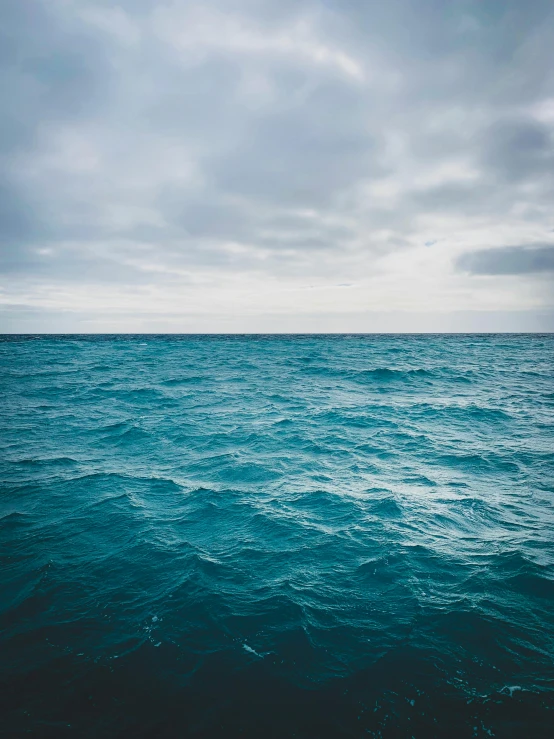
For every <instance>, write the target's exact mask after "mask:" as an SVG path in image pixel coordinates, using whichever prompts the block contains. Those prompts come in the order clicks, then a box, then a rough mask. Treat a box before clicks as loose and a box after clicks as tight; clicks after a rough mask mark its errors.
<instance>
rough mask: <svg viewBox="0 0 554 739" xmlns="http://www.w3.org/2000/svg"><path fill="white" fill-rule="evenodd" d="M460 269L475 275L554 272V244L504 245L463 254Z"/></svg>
mask: <svg viewBox="0 0 554 739" xmlns="http://www.w3.org/2000/svg"><path fill="white" fill-rule="evenodd" d="M457 267H458V269H460V270H463V271H466V272H469V273H471V274H473V275H527V274H540V273H542V272H554V244H541V245H538V246H504V247H500V248H497V249H483V250H481V251H475V252H471V253H469V254H463V255H462V256H461V257H459V258H458V260H457Z"/></svg>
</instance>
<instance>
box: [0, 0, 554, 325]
mask: <svg viewBox="0 0 554 739" xmlns="http://www.w3.org/2000/svg"><path fill="white" fill-rule="evenodd" d="M0 29H1V30H0V93H1V94H2V99H3V100H4V102H5V104H4V105H3V106H2V107H1V109H0V171H1V172H2V175H1V177H0V304H1V305H3V306H5V309H6V311H8V309H10V306H12V308H13V307H14V306H17V311H15V312H14V310H15V309H13V310H12V309H10V310H9V311H8V312H10V315H11V316H12V319H10V321H11V322H10V327H13V325H14V324H13V316H14V315H16V314H17V315H26V316H29V315H37V311H39V312H40V310H44V315H50V316H58V317H62V316H65V317H66V316H67V315H74V316H78V317H79V318H78V320H79V321H83V322H84V324H83V325H85V324H86V325H87V326H88V325H94V326H96V327H101V326H102V325H104V324H103V323H102V322H103V321H105V320H107V317H108V316H110V315H113V314H115V313H117V314H118V315H120V316H123V318H121V325H127V327H128V330H133V327H136V326H139V325H146V324H145V323H144V321H145V319H144V318H141V319H140V321H139V319H138V318H137V316H138V312H139V309H140V311H141V315H142V314H143V313H146V314H148V313H149V312H150V313H151V314H152V316H156V319H155V320H156V325H157V326H158V327H159V324H160V322H162V323H163V320H164V319H163V316H164V315H165V316H167V320H168V322H170V323H171V326H175V325H177V324H178V322H179V316H181V317H182V320H183V326H184V327H185V326H186V327H188V328H189V329H190V327H191V326H192V327H194V325H202V326H206V325H210V326H212V325H216V324H217V321H218V320H221V316H225V315H228V314H232V315H233V316H235V317H236V323H235V324H233V325H236V326H240V325H241V321H244V325H245V326H246V325H256V326H260V327H263V325H264V315H266V316H270V315H271V316H273V317H272V318H271V321H270V324H271V326H272V327H273V328H274V327H275V325H277V324H278V320H279V319H278V317H279V316H281V317H282V320H283V322H284V323H283V325H284V324H285V323H286V325H287V326H290V323H291V321H294V317H295V316H302V315H310V316H317V315H321V316H322V318H321V321H323V322H324V323H325V322H328V323H329V325H339V324H340V325H341V326H342V325H347V320H348V319H347V318H345V319H344V321H345V323H341V321H342V320H343V318H342V317H344V316H346V317H347V316H349V315H351V316H352V317H354V316H358V318H356V320H357V321H359V320H360V319H359V316H363V315H368V316H369V315H370V314H372V313H374V312H375V311H376V310H379V311H382V312H387V311H388V312H396V311H399V315H401V314H402V313H403V312H404V314H405V315H406V316H408V314H411V315H420V314H423V313H425V314H427V313H428V314H433V315H439V314H440V315H443V314H444V313H445V311H449V310H452V311H454V310H456V311H458V315H465V313H464V311H468V310H481V311H485V312H486V311H491V310H494V311H497V312H498V311H505V312H506V327H507V328H509V326H510V322H511V321H512V319H511V318H510V316H513V315H515V314H516V313H517V314H518V315H519V314H520V313H521V311H526V310H529V311H538V312H539V313H540V315H550V313H549V311H550V310H551V309H552V307H553V302H554V297H553V295H554V291H553V290H552V285H551V281H550V278H549V275H550V274H551V273H552V270H551V268H550V267H548V268H547V267H545V266H544V265H545V264H550V262H549V261H548V260H549V259H550V258H551V257H550V256H548V255H549V254H550V252H548V253H547V252H546V251H545V252H544V253H543V251H541V249H543V247H537V246H533V247H526V248H523V247H521V248H520V250H519V251H517V250H516V251H517V253H516V251H514V249H516V248H515V247H509V248H508V247H505V244H506V243H520V244H535V245H536V244H543V245H544V249H546V248H547V247H546V244H547V242H548V239H549V236H548V234H550V233H551V231H552V229H553V228H554V221H553V216H552V208H551V203H552V202H554V115H552V111H553V110H554V71H553V69H552V65H551V64H550V63H549V60H550V55H551V38H552V33H554V8H553V6H552V3H551V2H550V0H530V2H528V3H526V4H525V6H523V4H521V3H519V2H516V0H513V1H512V0H510V1H509V2H507V3H502V4H499V3H497V2H493V0H484V1H479V2H477V0H464V2H462V3H456V4H454V6H453V7H452V8H451V10H450V11H449V12H448V13H444V11H443V8H442V5H441V3H440V2H439V1H438V0H415V1H414V0H391V2H387V3H382V2H377V1H376V0H370V1H369V2H368V0H363V1H362V0H345V1H344V2H340V3H339V2H335V1H334V0H300V1H298V0H295V1H293V0H282V1H281V2H276V0H226V1H225V2H223V0H206V1H205V2H202V3H199V2H184V1H181V0H163V1H162V2H159V0H120V2H118V3H117V5H116V6H114V5H113V4H110V3H107V2H105V1H104V0H86V2H82V1H77V0H48V2H47V1H46V0H25V2H18V3H2V4H0ZM483 243H487V244H490V246H491V252H490V255H489V252H488V251H487V250H485V251H479V249H480V245H481V244H483ZM492 247H494V249H493V248H492ZM533 250H535V251H536V252H537V253H536V254H535V253H534V252H533ZM538 252H540V254H539V253H538ZM480 254H481V255H488V256H479V255H480ZM502 255H504V256H502ZM502 263H503V264H504V267H503V268H502V267H501V266H499V265H501V264H502ZM537 264H539V265H542V267H540V269H539V268H537V267H536V266H534V265H537ZM487 265H489V266H487ZM490 265H493V266H490ZM494 265H496V266H494ZM506 265H512V266H510V267H508V266H506ZM526 265H527V266H526ZM529 265H530V266H529ZM493 269H494V270H496V271H493V272H490V271H489V272H486V273H487V274H489V273H490V274H493V273H494V274H508V272H506V270H507V269H510V270H512V271H510V272H509V274H512V275H514V276H516V277H517V279H516V280H513V281H512V284H511V287H510V291H509V292H507V291H506V289H505V288H504V287H502V286H501V285H498V286H493V287H491V286H490V285H489V286H488V287H485V286H484V285H483V281H482V280H479V279H478V277H479V275H480V274H483V273H484V272H483V270H493ZM502 269H504V271H502ZM306 284H310V285H313V286H314V289H313V290H305V289H302V286H304V285H306ZM336 285H352V286H353V287H352V288H350V289H348V290H336V289H334V286H336ZM539 313H537V315H539ZM332 315H335V316H338V317H341V318H340V321H339V319H338V318H337V321H339V323H334V322H333V321H332V320H331V319H330V318H329V316H332ZM395 315H396V313H395ZM495 315H496V313H495ZM218 316H219V318H217V317H218ZM253 316H255V317H256V318H255V320H254V318H253ZM65 317H64V318H63V320H62V318H59V320H60V321H61V324H63V325H69V324H68V322H67V320H66V318H65ZM56 320H58V319H56V318H52V321H53V325H52V330H55V322H56ZM310 320H311V319H310ZM314 320H316V319H314ZM353 320H354V319H353ZM406 320H408V319H406ZM441 320H442V319H441ZM495 320H497V319H495ZM541 320H542V319H541ZM268 321H269V318H268ZM125 322H127V323H125ZM275 322H277V324H276V323H275ZM70 323H71V322H70ZM424 323H425V322H422V326H423V325H424ZM61 324H60V325H61ZM25 325H27V324H25ZM41 325H42V324H41ZM71 325H73V324H71ZM168 325H169V324H168ZM268 325H269V323H268ZM310 325H311V324H310ZM356 325H359V324H358V323H357V324H356ZM369 325H373V323H372V322H371V321H370V320H369V319H368V326H369ZM406 325H408V323H407V324H406ZM410 325H411V324H410ZM425 325H427V324H425ZM429 325H430V324H429ZM453 325H454V323H453ZM468 325H469V324H468ZM495 325H496V324H495ZM541 325H542V324H541ZM456 326H458V324H457V323H456ZM0 330H2V323H1V322H0Z"/></svg>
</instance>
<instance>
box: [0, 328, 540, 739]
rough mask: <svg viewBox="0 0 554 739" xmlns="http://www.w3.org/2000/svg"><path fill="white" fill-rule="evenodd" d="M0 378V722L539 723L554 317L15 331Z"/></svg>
mask: <svg viewBox="0 0 554 739" xmlns="http://www.w3.org/2000/svg"><path fill="white" fill-rule="evenodd" d="M0 383H1V400H0V404H1V406H0V451H1V462H0V478H1V481H0V484H1V491H0V547H1V548H0V557H1V559H0V564H1V568H0V655H1V660H0V688H1V690H0V716H2V718H0V722H2V724H3V729H4V732H5V735H6V736H7V737H10V738H11V737H24V736H25V737H26V736H33V737H52V738H54V737H55V738H57V737H66V736H67V737H90V738H91V739H92V737H95V738H96V737H102V738H111V737H133V738H137V737H149V738H152V739H154V738H157V737H162V738H165V737H175V738H177V737H204V738H208V737H210V738H211V737H235V736H236V737H252V738H253V737H256V738H257V737H279V739H282V738H284V737H298V738H299V739H302V738H304V739H316V738H320V739H321V738H323V739H326V738H327V737H354V738H357V737H381V738H386V737H415V738H416V739H420V738H421V739H428V738H429V737H443V736H444V737H450V738H453V737H489V736H497V737H517V738H518V739H519V738H520V737H550V736H552V726H553V725H554V669H553V658H554V513H553V506H552V503H553V497H554V337H553V336H551V335H535V336H523V335H522V336H519V335H512V336H506V335H497V336H472V335H463V336H317V337H316V336H305V337H299V336H296V337H287V336H279V337H276V336H273V337H269V336H257V337H252V336H231V337H214V336H211V337H210V336H197V337H194V336H192V337H191V336H183V337H178V336H165V337H164V336H100V337H90V336H74V337H3V338H2V339H0ZM0 725H1V724H0ZM0 733H1V732H0Z"/></svg>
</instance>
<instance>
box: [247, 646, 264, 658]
mask: <svg viewBox="0 0 554 739" xmlns="http://www.w3.org/2000/svg"><path fill="white" fill-rule="evenodd" d="M242 648H243V649H244V650H245V651H246V652H250V654H255V655H256V657H259V658H260V659H263V658H264V655H263V654H259V652H256V650H255V649H252V647H249V646H248V644H243V645H242Z"/></svg>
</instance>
